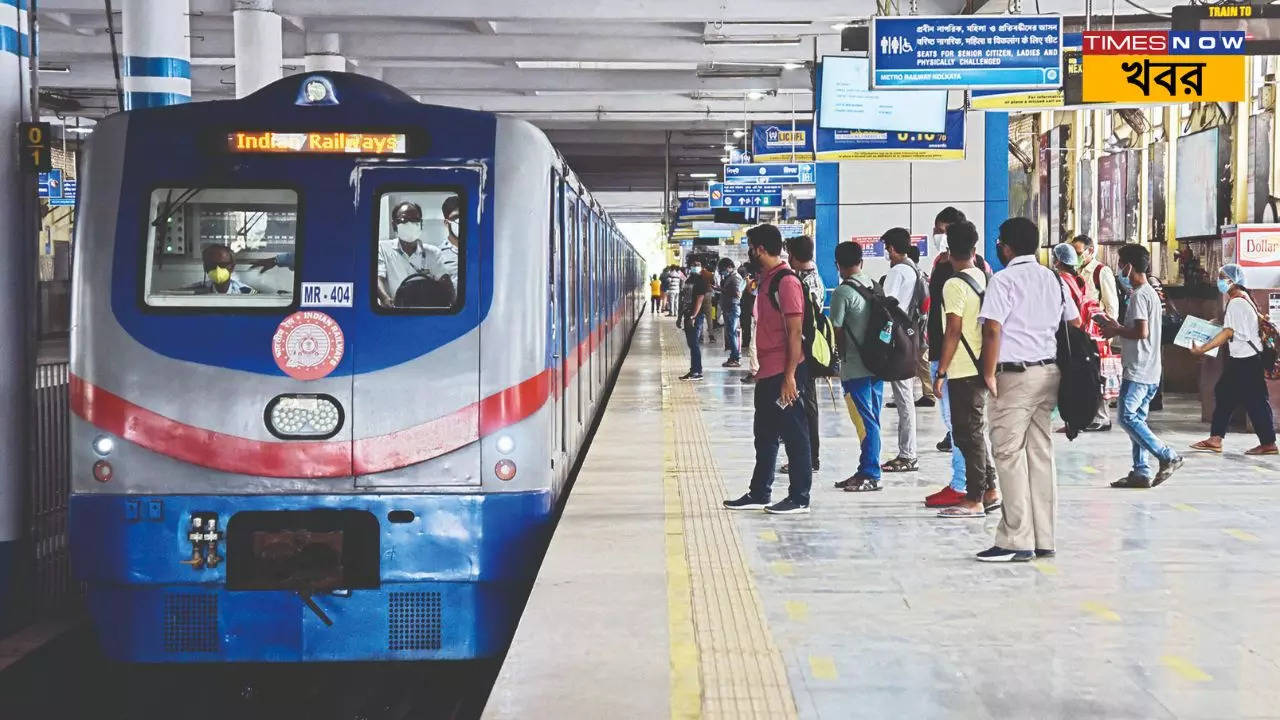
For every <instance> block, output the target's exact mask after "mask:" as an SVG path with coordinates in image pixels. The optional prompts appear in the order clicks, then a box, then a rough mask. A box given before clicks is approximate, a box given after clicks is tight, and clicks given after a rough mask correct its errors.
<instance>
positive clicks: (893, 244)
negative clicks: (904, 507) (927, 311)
mask: <svg viewBox="0 0 1280 720" xmlns="http://www.w3.org/2000/svg"><path fill="white" fill-rule="evenodd" d="M880 241H881V242H882V243H884V249H885V254H887V255H888V256H889V263H890V267H889V274H888V275H886V276H885V279H884V294H885V295H886V296H887V297H891V298H894V299H896V300H897V301H898V307H900V308H902V310H903V312H905V313H906V314H907V315H908V316H911V317H917V316H919V310H920V305H921V303H922V302H923V301H924V295H925V292H927V291H926V289H925V284H924V278H923V277H922V276H921V275H920V270H919V268H917V267H916V264H915V263H913V262H911V258H909V257H908V256H907V253H908V251H909V249H910V248H911V232H910V231H908V230H907V229H906V228H900V227H897V228H892V229H890V230H889V231H888V232H886V233H885V234H884V235H883V236H881V238H880ZM913 379H914V378H907V379H906V380H894V381H893V382H891V383H889V385H890V387H891V388H892V389H893V403H894V405H895V406H896V409H897V411H898V456H897V457H895V458H894V459H892V460H890V461H889V462H887V463H885V464H884V465H882V466H881V469H883V470H884V471H885V472H913V471H915V470H919V469H920V461H919V460H918V459H917V457H916V394H915V390H914V389H913V387H912V384H911V382H912V380H913Z"/></svg>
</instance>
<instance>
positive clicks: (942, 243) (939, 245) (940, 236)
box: [933, 233, 947, 255]
mask: <svg viewBox="0 0 1280 720" xmlns="http://www.w3.org/2000/svg"><path fill="white" fill-rule="evenodd" d="M946 251H947V234H946V233H934V234H933V254H935V255H937V254H938V253H944V252H946Z"/></svg>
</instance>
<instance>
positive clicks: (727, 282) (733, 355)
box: [720, 258, 743, 368]
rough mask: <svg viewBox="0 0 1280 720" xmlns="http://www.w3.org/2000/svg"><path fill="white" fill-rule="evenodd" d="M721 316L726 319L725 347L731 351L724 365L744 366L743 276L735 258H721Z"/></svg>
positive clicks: (730, 366)
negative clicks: (740, 317)
mask: <svg viewBox="0 0 1280 720" xmlns="http://www.w3.org/2000/svg"><path fill="white" fill-rule="evenodd" d="M720 273H721V276H720V317H721V318H722V319H723V321H724V349H725V350H727V351H729V359H728V360H725V361H724V364H723V365H722V367H727V368H738V367H742V338H741V337H740V336H739V335H738V330H739V327H738V324H739V323H738V314H739V313H740V312H742V308H741V306H740V305H739V303H740V302H741V301H742V286H743V280H742V276H741V275H739V274H738V271H737V268H735V267H734V265H733V260H731V259H729V258H721V259H720Z"/></svg>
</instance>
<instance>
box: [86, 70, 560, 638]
mask: <svg viewBox="0 0 1280 720" xmlns="http://www.w3.org/2000/svg"><path fill="white" fill-rule="evenodd" d="M496 124H497V121H496V120H495V118H494V117H493V116H492V115H489V114H485V113H472V112H467V111H460V110H453V109H447V108H438V107H430V106H424V105H420V104H418V103H416V102H415V101H413V100H412V99H411V98H409V97H408V96H406V95H404V94H402V93H400V92H399V91H397V90H395V89H393V88H391V87H389V86H386V85H383V84H381V83H377V82H375V81H372V80H369V79H365V78H360V77H358V76H354V75H346V74H340V73H335V74H327V73H326V74H317V75H307V76H295V77H293V78H286V79H284V80H281V81H279V82H277V83H274V84H272V85H270V86H268V87H266V88H264V89H263V90H261V91H259V92H258V93H255V94H254V95H252V96H250V97H247V98H245V99H243V100H238V101H228V102H216V103H199V104H191V105H185V106H174V107H169V108H157V109H152V110H143V111H138V112H131V113H123V114H120V115H116V116H114V117H112V118H109V119H107V120H105V121H104V122H102V123H101V124H100V125H99V126H98V129H97V132H96V133H95V136H94V138H93V141H92V143H91V147H90V151H89V154H88V159H87V182H86V183H83V185H84V189H83V193H84V194H83V196H82V200H81V207H80V221H79V223H78V228H79V236H78V238H77V257H76V264H75V277H74V282H75V293H76V297H75V309H74V318H73V335H72V346H73V351H72V356H73V359H72V373H73V378H72V390H71V402H72V409H73V419H72V439H73V440H72V447H71V449H70V450H71V455H72V468H73V474H74V477H73V497H72V500H71V512H72V518H71V520H72V553H73V559H74V564H75V568H76V572H77V575H78V576H79V578H80V579H81V580H83V581H84V582H85V583H86V584H87V588H88V596H87V604H88V609H89V611H90V613H91V614H92V617H93V619H94V622H95V625H96V627H97V630H98V633H99V636H100V639H101V642H102V645H103V647H104V649H105V651H106V652H107V653H108V654H109V655H110V656H112V657H115V658H117V659H121V660H128V661H136V662H210V661H217V662H223V661H267V662H275V661H280V662H287V661H326V660H421V659H454V658H472V657H483V656H489V655H493V654H495V653H497V652H500V651H501V649H502V648H503V647H504V645H505V643H506V641H507V640H508V639H509V635H510V632H511V630H512V628H513V627H514V622H515V620H516V615H517V613H518V609H519V607H520V602H521V598H522V597H523V595H522V594H521V592H522V591H523V589H524V584H525V583H527V582H528V579H529V578H528V575H529V573H530V572H531V571H530V568H532V567H534V566H535V564H536V559H537V557H538V554H539V553H540V551H541V548H542V547H543V545H544V538H545V531H546V527H547V522H548V519H549V517H550V512H551V506H552V500H551V493H550V491H549V489H548V488H547V487H545V486H543V487H539V486H537V485H531V484H529V483H526V484H524V485H522V484H521V480H520V479H518V478H513V477H511V476H512V475H514V474H515V468H516V463H517V462H518V461H519V460H520V459H521V457H522V456H521V453H525V455H524V456H525V457H527V456H529V455H534V456H536V455H537V454H539V452H544V453H545V448H540V447H539V446H538V445H537V444H536V443H533V442H525V441H523V440H518V438H519V436H518V434H517V433H515V432H504V430H506V429H511V428H518V427H519V426H520V424H521V422H522V421H524V420H526V419H527V418H528V417H529V415H530V414H531V413H533V412H535V411H536V409H537V408H538V406H539V404H540V403H539V402H538V398H534V397H532V395H533V394H537V392H539V391H543V393H544V395H545V391H546V387H545V386H546V383H545V382H541V381H531V380H530V379H529V377H527V375H528V373H527V372H525V371H522V370H521V368H519V366H518V365H517V364H516V363H514V362H500V363H495V364H491V365H488V366H486V372H485V373H484V377H483V378H482V377H481V372H480V369H481V351H482V349H483V348H482V341H483V340H484V338H485V337H491V335H486V334H485V333H484V332H482V330H483V329H484V328H485V327H487V326H489V325H491V324H492V323H494V320H493V319H492V317H491V316H492V315H496V314H498V313H499V311H500V310H501V309H502V308H501V307H500V306H499V305H498V304H496V303H495V299H494V298H495V291H494V288H493V280H494V274H493V262H492V258H493V257H494V234H495V225H496V224H497V223H495V193H494V184H495V181H494V163H495V159H498V160H499V161H500V157H499V156H500V155H501V153H500V152H496V150H495V126H496ZM540 207H541V206H540ZM501 294H502V290H501V289H499V291H498V293H497V295H498V296H499V297H501ZM492 337H502V336H501V335H492ZM512 339H514V340H516V341H518V340H519V337H514V338H513V337H511V336H510V335H509V336H508V337H507V338H505V339H504V342H503V345H504V346H503V347H501V348H499V349H495V348H489V350H490V352H491V353H494V352H499V351H500V352H501V353H503V354H509V353H510V348H508V347H506V346H505V342H506V341H509V340H512ZM531 382H533V384H532V385H530V383H531Z"/></svg>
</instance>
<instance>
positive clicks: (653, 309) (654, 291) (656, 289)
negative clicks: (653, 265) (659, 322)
mask: <svg viewBox="0 0 1280 720" xmlns="http://www.w3.org/2000/svg"><path fill="white" fill-rule="evenodd" d="M660 307H662V281H661V280H659V279H658V276H657V275H654V276H653V277H651V278H649V312H650V313H652V314H654V315H657V314H658V308H660Z"/></svg>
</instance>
